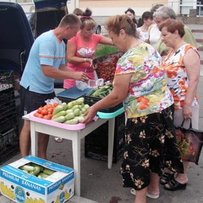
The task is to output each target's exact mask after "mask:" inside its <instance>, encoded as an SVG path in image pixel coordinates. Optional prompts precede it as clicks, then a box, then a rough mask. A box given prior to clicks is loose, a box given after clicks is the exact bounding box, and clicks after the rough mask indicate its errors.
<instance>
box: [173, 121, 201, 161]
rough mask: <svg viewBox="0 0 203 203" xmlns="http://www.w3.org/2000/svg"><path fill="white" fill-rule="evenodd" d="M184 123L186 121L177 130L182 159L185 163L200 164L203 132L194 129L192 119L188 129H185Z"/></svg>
mask: <svg viewBox="0 0 203 203" xmlns="http://www.w3.org/2000/svg"><path fill="white" fill-rule="evenodd" d="M184 122H185V120H183V122H182V124H181V126H180V127H176V130H175V135H176V140H177V144H178V147H179V149H180V153H181V158H182V160H183V161H188V162H194V163H195V164H198V161H199V156H200V153H201V149H202V145H203V132H201V131H199V130H196V129H193V128H192V121H191V119H190V125H189V128H188V129H186V128H184V127H183V125H184Z"/></svg>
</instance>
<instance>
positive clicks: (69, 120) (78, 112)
mask: <svg viewBox="0 0 203 203" xmlns="http://www.w3.org/2000/svg"><path fill="white" fill-rule="evenodd" d="M88 109H89V105H88V104H85V103H84V98H83V97H81V98H79V99H76V100H73V101H71V102H68V103H65V102H64V103H62V104H54V105H51V104H47V105H45V106H43V107H40V108H38V109H37V111H36V112H35V113H34V116H36V117H38V118H44V119H48V120H53V121H56V122H59V123H66V124H78V123H82V122H83V121H84V117H85V115H86V113H87V111H88Z"/></svg>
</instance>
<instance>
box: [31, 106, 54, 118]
mask: <svg viewBox="0 0 203 203" xmlns="http://www.w3.org/2000/svg"><path fill="white" fill-rule="evenodd" d="M56 106H58V103H54V104H46V105H45V106H42V107H39V108H38V109H37V111H36V112H35V113H34V116H35V117H38V118H44V119H47V120H51V118H52V116H53V111H54V109H55V107H56Z"/></svg>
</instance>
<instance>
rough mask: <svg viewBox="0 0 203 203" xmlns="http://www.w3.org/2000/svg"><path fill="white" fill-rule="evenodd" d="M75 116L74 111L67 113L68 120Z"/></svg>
mask: <svg viewBox="0 0 203 203" xmlns="http://www.w3.org/2000/svg"><path fill="white" fill-rule="evenodd" d="M74 117H75V114H74V113H73V112H71V113H67V115H66V116H65V119H66V121H67V120H70V119H73V118H74Z"/></svg>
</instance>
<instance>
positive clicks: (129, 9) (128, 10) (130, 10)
mask: <svg viewBox="0 0 203 203" xmlns="http://www.w3.org/2000/svg"><path fill="white" fill-rule="evenodd" d="M127 12H130V13H132V14H133V15H134V18H133V22H134V23H135V24H137V20H136V18H135V11H134V10H133V9H132V8H128V9H127V10H126V11H125V14H127Z"/></svg>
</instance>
